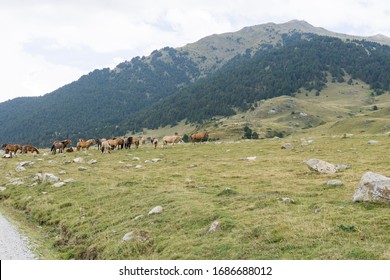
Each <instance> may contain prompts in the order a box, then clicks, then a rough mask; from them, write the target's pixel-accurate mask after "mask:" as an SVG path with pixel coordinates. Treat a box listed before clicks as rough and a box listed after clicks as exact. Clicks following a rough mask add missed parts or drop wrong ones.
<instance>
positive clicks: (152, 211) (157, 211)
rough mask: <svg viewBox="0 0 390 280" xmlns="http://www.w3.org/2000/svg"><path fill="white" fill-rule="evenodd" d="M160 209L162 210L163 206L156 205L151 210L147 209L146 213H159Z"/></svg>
mask: <svg viewBox="0 0 390 280" xmlns="http://www.w3.org/2000/svg"><path fill="white" fill-rule="evenodd" d="M162 211H163V208H162V207H161V206H156V207H154V208H153V209H152V210H150V211H149V213H148V215H152V214H160V213H162Z"/></svg>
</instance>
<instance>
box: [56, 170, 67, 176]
mask: <svg viewBox="0 0 390 280" xmlns="http://www.w3.org/2000/svg"><path fill="white" fill-rule="evenodd" d="M58 174H60V175H64V174H66V171H65V170H60V171H59V172H58Z"/></svg>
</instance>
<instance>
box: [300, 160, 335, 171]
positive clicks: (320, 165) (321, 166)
mask: <svg viewBox="0 0 390 280" xmlns="http://www.w3.org/2000/svg"><path fill="white" fill-rule="evenodd" d="M304 162H305V163H306V165H307V166H308V167H309V169H310V170H312V171H316V172H319V173H324V174H334V173H336V172H337V167H336V165H334V164H332V163H329V162H326V161H323V160H320V159H309V160H306V161H304Z"/></svg>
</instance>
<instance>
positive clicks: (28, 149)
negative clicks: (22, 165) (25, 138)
mask: <svg viewBox="0 0 390 280" xmlns="http://www.w3.org/2000/svg"><path fill="white" fill-rule="evenodd" d="M28 152H31V153H34V152H35V153H37V154H39V151H38V149H37V148H36V147H34V146H30V145H23V146H22V149H21V151H20V153H21V154H27V153H28Z"/></svg>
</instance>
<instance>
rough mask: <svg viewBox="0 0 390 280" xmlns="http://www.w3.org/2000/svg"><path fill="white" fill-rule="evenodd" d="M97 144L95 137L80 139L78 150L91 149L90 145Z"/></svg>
mask: <svg viewBox="0 0 390 280" xmlns="http://www.w3.org/2000/svg"><path fill="white" fill-rule="evenodd" d="M93 144H95V140H94V139H89V140H87V141H84V140H83V139H79V142H77V151H80V149H87V150H88V149H89V147H90V146H92V145H93Z"/></svg>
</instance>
